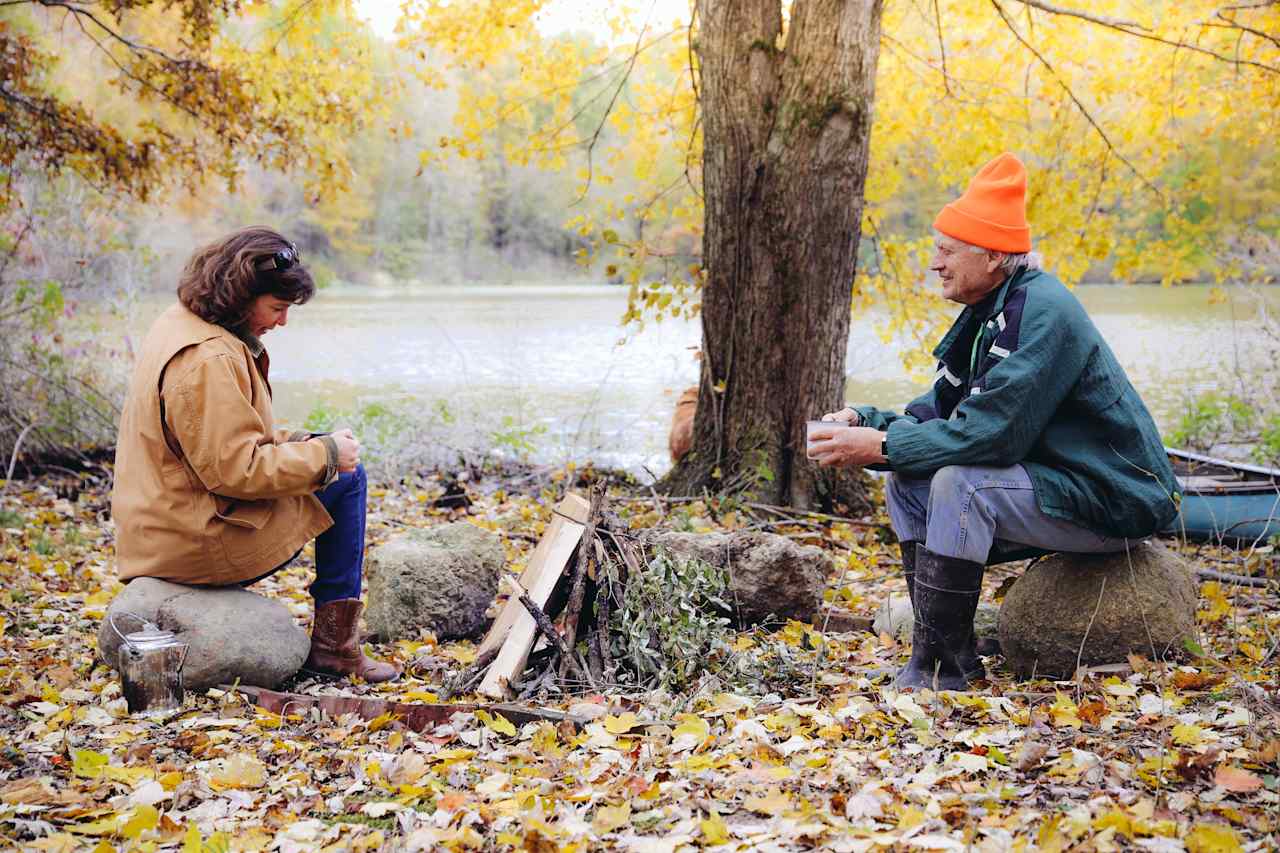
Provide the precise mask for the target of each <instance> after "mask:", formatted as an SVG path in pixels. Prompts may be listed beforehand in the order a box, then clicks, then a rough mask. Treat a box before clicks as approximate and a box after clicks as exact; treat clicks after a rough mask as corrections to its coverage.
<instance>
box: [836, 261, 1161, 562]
mask: <svg viewBox="0 0 1280 853" xmlns="http://www.w3.org/2000/svg"><path fill="white" fill-rule="evenodd" d="M933 354H934V355H935V356H937V357H938V358H939V359H940V362H939V364H938V373H937V376H936V377H934V383H933V387H932V389H931V390H930V391H929V392H928V393H926V394H925V395H924V396H922V397H920V398H918V399H916V400H914V401H913V402H912V403H911V404H910V405H909V406H907V411H906V414H902V415H900V414H897V413H894V412H885V411H881V410H879V409H876V408H875V407H873V406H859V407H857V411H858V413H859V414H860V415H861V416H862V423H863V425H865V426H869V427H874V428H875V429H880V430H887V438H886V445H887V455H888V457H889V466H888V467H890V468H891V469H892V470H894V471H895V472H897V473H898V474H900V475H902V476H905V477H915V478H926V477H932V476H933V474H934V473H935V472H936V471H937V470H938V469H939V468H942V467H945V466H947V465H992V466H999V467H1004V466H1008V465H1017V464H1021V465H1022V466H1023V467H1024V468H1026V470H1027V473H1028V474H1029V475H1030V476H1031V481H1032V483H1033V484H1034V485H1035V490H1036V500H1037V503H1038V504H1039V506H1040V509H1041V510H1042V511H1043V512H1044V513H1045V514H1046V515H1050V516H1053V517H1055V518H1061V519H1065V520H1067V521H1071V522H1074V523H1076V524H1079V525H1081V526H1083V527H1087V528H1089V529H1090V530H1093V531H1095V532H1097V533H1101V534H1106V535H1109V536H1118V537H1130V538H1141V537H1144V536H1149V535H1150V534H1152V533H1155V532H1156V531H1158V530H1161V529H1162V528H1164V527H1165V525H1167V524H1168V523H1169V522H1170V521H1172V520H1173V518H1174V516H1175V515H1176V513H1177V505H1176V503H1175V501H1176V500H1177V497H1176V494H1177V490H1178V485H1177V481H1176V480H1174V477H1173V469H1172V468H1171V467H1170V465H1169V458H1168V456H1167V455H1166V454H1165V452H1164V447H1163V445H1162V443H1161V440H1160V434H1159V432H1158V431H1157V429H1156V425H1155V423H1154V421H1152V419H1151V414H1150V413H1149V412H1148V411H1147V408H1146V406H1144V405H1143V403H1142V399H1141V398H1140V397H1139V396H1138V392H1137V391H1135V390H1134V388H1133V385H1132V384H1130V382H1129V379H1128V377H1127V376H1125V373H1124V370H1123V369H1122V368H1121V367H1120V364H1119V362H1117V361H1116V357H1115V355H1114V354H1113V353H1112V352H1111V348H1110V347H1108V346H1107V344H1106V341H1104V340H1103V339H1102V335H1101V334H1100V333H1099V332H1098V330H1097V328H1096V327H1095V326H1094V325H1093V321H1092V320H1090V319H1089V315H1088V314H1086V313H1085V310H1084V307H1083V306H1081V304H1080V303H1079V301H1078V300H1077V299H1076V298H1075V296H1073V295H1072V294H1071V292H1070V291H1069V290H1067V289H1066V288H1065V287H1064V286H1063V285H1062V283H1061V282H1060V281H1058V279H1057V278H1055V277H1054V276H1052V275H1050V274H1048V273H1045V272H1041V271H1039V270H1022V271H1020V272H1018V273H1016V274H1014V275H1012V276H1010V277H1009V278H1008V279H1006V281H1005V282H1004V284H1002V285H1000V286H999V287H998V288H996V289H995V290H994V291H992V292H991V294H990V295H988V296H987V297H986V298H985V299H984V300H983V301H982V302H980V303H978V304H977V305H971V306H968V307H966V308H965V310H964V311H963V312H962V313H961V314H960V317H959V319H957V320H956V322H955V325H953V326H952V327H951V330H950V331H949V332H947V334H946V337H944V338H943V339H942V342H941V343H940V344H938V346H937V348H936V349H934V351H933Z"/></svg>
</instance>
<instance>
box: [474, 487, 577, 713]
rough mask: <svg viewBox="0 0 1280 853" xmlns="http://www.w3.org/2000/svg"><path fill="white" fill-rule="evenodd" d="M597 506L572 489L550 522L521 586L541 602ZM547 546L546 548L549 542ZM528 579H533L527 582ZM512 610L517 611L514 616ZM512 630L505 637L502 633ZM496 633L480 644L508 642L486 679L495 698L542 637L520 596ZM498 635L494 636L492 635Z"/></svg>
mask: <svg viewBox="0 0 1280 853" xmlns="http://www.w3.org/2000/svg"><path fill="white" fill-rule="evenodd" d="M590 510H591V505H590V504H589V503H588V502H587V501H586V500H584V499H583V498H582V497H580V496H579V495H575V494H569V495H566V496H565V499H564V500H562V501H561V502H560V503H559V505H557V506H556V515H555V517H554V518H553V519H552V522H551V524H549V525H548V526H547V531H546V533H544V534H543V536H542V540H541V541H540V542H538V547H537V548H536V549H534V553H533V556H532V557H531V558H530V559H529V566H528V568H526V569H525V571H524V573H523V574H521V576H520V581H521V583H520V585H521V586H522V587H524V588H525V589H526V590H528V591H529V598H530V599H531V600H532V601H533V602H534V603H535V604H537V605H538V606H539V607H545V606H546V603H547V601H548V599H550V598H551V593H552V591H553V590H555V587H556V584H557V583H558V582H559V580H560V577H561V576H562V575H563V574H564V569H565V566H566V565H568V563H569V560H570V559H571V558H572V557H573V554H574V552H575V551H576V550H577V548H578V542H579V540H581V539H582V534H583V531H585V530H586V526H585V524H584V523H580V522H578V521H574V520H572V519H574V518H581V519H582V520H583V522H585V521H586V519H587V518H588V517H589V514H590ZM544 545H545V547H544ZM526 579H527V582H526ZM508 613H510V614H511V615H510V616H508ZM504 628H505V629H506V636H505V639H503V638H501V632H502V631H503V629H504ZM489 633H490V636H486V637H485V639H484V642H483V643H481V644H480V651H481V652H483V651H484V649H485V648H487V647H488V645H489V643H490V642H491V641H492V642H499V643H501V644H502V648H501V650H500V651H499V652H498V656H497V658H495V659H494V661H493V663H491V664H489V671H488V672H486V673H485V677H484V680H483V681H481V682H480V690H479V692H480V693H482V694H484V695H485V696H489V697H492V698H494V699H502V698H505V697H506V695H507V691H508V685H509V684H510V682H511V681H512V680H513V679H514V678H515V677H516V676H518V675H519V674H520V673H521V672H523V671H524V667H525V664H526V663H527V662H528V660H529V652H530V650H532V649H533V643H534V640H535V639H536V638H537V636H538V626H537V624H536V623H535V622H534V621H533V617H532V616H530V615H529V612H528V611H527V610H525V608H524V605H522V604H521V603H520V601H519V599H517V598H510V599H508V600H507V603H506V606H505V607H503V610H502V613H500V614H499V615H498V618H497V619H496V620H494V624H493V628H491V629H490V632H489ZM491 637H492V640H491Z"/></svg>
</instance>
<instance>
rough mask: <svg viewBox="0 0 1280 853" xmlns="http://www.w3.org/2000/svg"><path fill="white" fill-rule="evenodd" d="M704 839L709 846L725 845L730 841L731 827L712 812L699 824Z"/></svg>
mask: <svg viewBox="0 0 1280 853" xmlns="http://www.w3.org/2000/svg"><path fill="white" fill-rule="evenodd" d="M698 827H699V829H701V830H702V839H703V840H704V841H706V842H707V844H709V845H713V846H714V845H716V844H724V843H726V842H727V841H728V840H729V827H728V825H727V824H725V822H724V820H723V819H722V818H721V817H720V815H718V814H716V813H715V812H712V813H711V814H709V815H707V816H706V817H705V818H703V819H702V822H701V823H699V824H698Z"/></svg>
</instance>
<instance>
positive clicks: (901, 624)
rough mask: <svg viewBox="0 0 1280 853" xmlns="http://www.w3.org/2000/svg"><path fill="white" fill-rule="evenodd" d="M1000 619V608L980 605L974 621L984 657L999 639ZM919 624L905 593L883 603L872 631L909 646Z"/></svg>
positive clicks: (993, 605) (975, 634)
mask: <svg viewBox="0 0 1280 853" xmlns="http://www.w3.org/2000/svg"><path fill="white" fill-rule="evenodd" d="M999 619H1000V605H998V604H991V603H989V602H986V601H982V602H979V603H978V611H977V613H975V614H974V617H973V635H974V636H975V637H976V638H977V639H978V643H979V645H980V648H979V652H980V653H981V654H991V653H992V651H991V649H992V648H993V646H992V641H994V640H995V639H996V637H998V636H999V632H998V628H997V623H998V622H999ZM915 621H916V620H915V615H914V614H913V613H912V612H911V599H910V598H908V597H907V593H906V590H903V592H902V595H894V596H890V597H889V598H888V599H886V600H885V601H882V602H881V603H880V609H879V610H878V611H876V620H875V623H874V624H873V625H872V630H873V631H875V632H876V634H888V635H889V636H891V637H893V638H894V639H896V640H897V641H898V642H900V643H909V642H911V632H912V631H913V630H914V629H915Z"/></svg>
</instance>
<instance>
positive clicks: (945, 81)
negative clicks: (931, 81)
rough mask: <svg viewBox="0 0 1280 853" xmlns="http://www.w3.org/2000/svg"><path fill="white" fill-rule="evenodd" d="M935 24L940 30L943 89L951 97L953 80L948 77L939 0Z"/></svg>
mask: <svg viewBox="0 0 1280 853" xmlns="http://www.w3.org/2000/svg"><path fill="white" fill-rule="evenodd" d="M933 22H934V24H935V25H936V26H937V29H938V52H939V53H940V54H941V55H942V88H943V91H945V92H946V93H947V95H948V96H950V95H951V79H950V78H949V77H948V76H947V43H946V42H945V41H944V40H943V38H942V12H941V11H940V10H939V9H938V0H933Z"/></svg>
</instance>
